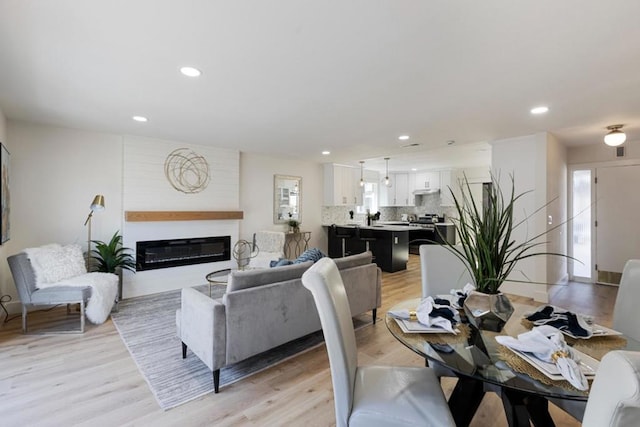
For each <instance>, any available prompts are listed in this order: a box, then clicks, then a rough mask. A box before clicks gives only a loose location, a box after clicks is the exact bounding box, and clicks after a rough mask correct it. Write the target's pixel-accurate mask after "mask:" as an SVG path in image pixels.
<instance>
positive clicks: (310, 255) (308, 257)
mask: <svg viewBox="0 0 640 427" xmlns="http://www.w3.org/2000/svg"><path fill="white" fill-rule="evenodd" d="M324 257H326V255H325V254H324V253H323V252H322V251H321V250H320V249H318V248H311V249H307V250H306V251H304V252H303V253H302V254H300V256H299V257H298V258H296V259H294V260H293V261H292V260H289V259H286V258H280V259H279V260H278V261H271V267H281V266H283V265H291V264H300V263H303V262H307V261H313V262H314V263H315V262H316V261H318V260H319V259H320V258H324Z"/></svg>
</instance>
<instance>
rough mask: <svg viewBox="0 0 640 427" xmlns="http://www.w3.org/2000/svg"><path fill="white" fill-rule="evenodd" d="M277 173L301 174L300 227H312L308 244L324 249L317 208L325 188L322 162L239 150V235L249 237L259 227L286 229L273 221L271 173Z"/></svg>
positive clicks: (324, 238)
mask: <svg viewBox="0 0 640 427" xmlns="http://www.w3.org/2000/svg"><path fill="white" fill-rule="evenodd" d="M276 174H277V175H293V176H300V177H302V225H301V229H302V230H303V231H311V241H310V243H309V246H310V247H318V248H320V249H321V250H322V251H324V252H325V253H326V251H327V235H326V230H324V229H323V228H322V227H321V209H320V207H321V206H322V201H323V191H324V190H323V182H324V181H323V169H322V165H321V164H318V163H313V162H306V161H303V160H299V159H293V158H291V159H287V158H275V157H269V156H263V155H258V154H252V153H241V154H240V207H241V209H242V210H243V211H244V220H243V221H242V222H241V224H240V236H241V238H242V239H247V240H251V239H252V237H253V233H255V232H256V231H258V230H281V231H286V230H287V229H288V227H287V226H286V225H284V224H274V223H273V199H274V196H273V176H274V175H276Z"/></svg>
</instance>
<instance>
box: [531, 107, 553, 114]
mask: <svg viewBox="0 0 640 427" xmlns="http://www.w3.org/2000/svg"><path fill="white" fill-rule="evenodd" d="M547 111H549V107H545V106H544V105H541V106H540V107H535V108H532V109H531V114H544V113H546V112H547Z"/></svg>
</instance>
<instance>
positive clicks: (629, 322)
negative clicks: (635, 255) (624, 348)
mask: <svg viewBox="0 0 640 427" xmlns="http://www.w3.org/2000/svg"><path fill="white" fill-rule="evenodd" d="M639 301H640V259H630V260H629V261H627V262H626V263H625V265H624V269H623V270H622V278H621V279H620V287H619V288H618V296H617V297H616V303H615V306H614V308H613V329H615V330H616V331H619V332H622V333H623V334H625V335H626V336H628V337H630V338H633V339H634V340H636V341H640V316H638V302H639ZM639 423H640V422H639Z"/></svg>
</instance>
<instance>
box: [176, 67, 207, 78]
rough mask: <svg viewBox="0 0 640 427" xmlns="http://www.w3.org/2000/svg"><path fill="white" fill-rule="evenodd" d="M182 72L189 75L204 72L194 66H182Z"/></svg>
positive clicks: (194, 75)
mask: <svg viewBox="0 0 640 427" xmlns="http://www.w3.org/2000/svg"><path fill="white" fill-rule="evenodd" d="M180 72H181V73H182V74H184V75H185V76H187V77H199V76H200V75H201V74H202V71H200V70H198V69H197V68H193V67H182V68H180Z"/></svg>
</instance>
